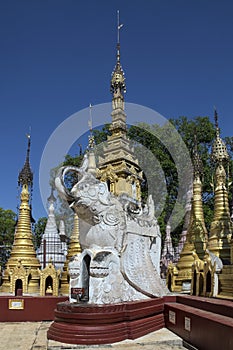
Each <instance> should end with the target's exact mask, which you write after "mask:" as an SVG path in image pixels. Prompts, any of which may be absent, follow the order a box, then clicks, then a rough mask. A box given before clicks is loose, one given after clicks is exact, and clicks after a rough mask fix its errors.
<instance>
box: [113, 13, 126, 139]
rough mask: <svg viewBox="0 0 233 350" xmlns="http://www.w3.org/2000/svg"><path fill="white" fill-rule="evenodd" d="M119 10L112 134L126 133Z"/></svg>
mask: <svg viewBox="0 0 233 350" xmlns="http://www.w3.org/2000/svg"><path fill="white" fill-rule="evenodd" d="M119 16H120V15H119V11H117V55H116V65H115V68H114V70H113V72H112V78H111V86H110V91H111V93H112V109H113V111H112V124H111V127H110V130H111V132H112V134H114V133H116V134H117V133H119V132H120V133H122V134H126V115H125V113H124V108H125V106H124V93H125V92H126V85H125V74H124V71H123V69H122V66H121V62H120V30H121V28H122V26H123V24H120V19H119V18H120V17H119Z"/></svg>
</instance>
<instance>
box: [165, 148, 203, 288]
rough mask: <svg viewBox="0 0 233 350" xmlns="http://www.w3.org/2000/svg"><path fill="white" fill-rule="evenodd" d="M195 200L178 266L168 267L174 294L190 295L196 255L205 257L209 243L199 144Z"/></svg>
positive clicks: (195, 159) (194, 186) (195, 177)
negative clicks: (205, 219) (204, 210)
mask: <svg viewBox="0 0 233 350" xmlns="http://www.w3.org/2000/svg"><path fill="white" fill-rule="evenodd" d="M193 167H194V174H193V199H192V208H191V216H190V221H189V226H188V229H187V235H186V240H185V243H184V246H183V249H182V251H181V253H180V258H179V260H178V262H177V264H176V265H175V264H170V265H169V266H168V273H167V284H168V288H169V289H170V290H171V291H173V292H185V293H190V291H191V281H192V266H193V264H194V261H195V254H197V255H198V256H200V257H204V254H205V249H206V245H207V241H208V233H207V229H206V226H205V221H204V214H203V205H202V181H201V178H202V175H203V170H202V163H201V160H200V157H199V154H198V151H197V143H196V142H195V147H194V151H193Z"/></svg>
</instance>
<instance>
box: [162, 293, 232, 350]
mask: <svg viewBox="0 0 233 350" xmlns="http://www.w3.org/2000/svg"><path fill="white" fill-rule="evenodd" d="M164 315H165V324H166V327H167V328H168V329H169V330H171V331H172V332H174V333H176V334H177V335H179V336H180V337H181V338H182V339H184V340H185V341H186V342H187V343H189V344H191V345H192V346H194V347H196V348H197V349H199V350H210V349H211V350H219V349H224V350H232V349H233V302H232V301H228V300H222V299H213V298H202V297H194V296H181V295H179V296H177V297H176V302H167V303H165V306H164Z"/></svg>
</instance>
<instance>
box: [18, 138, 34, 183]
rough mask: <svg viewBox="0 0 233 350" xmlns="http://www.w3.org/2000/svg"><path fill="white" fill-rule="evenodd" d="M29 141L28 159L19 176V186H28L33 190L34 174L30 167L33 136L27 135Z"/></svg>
mask: <svg viewBox="0 0 233 350" xmlns="http://www.w3.org/2000/svg"><path fill="white" fill-rule="evenodd" d="M27 139H28V146H27V153H26V159H25V163H24V166H23V168H22V170H21V171H20V172H19V176H18V185H19V186H23V185H25V184H26V185H27V186H28V188H32V185H33V173H32V170H31V166H30V148H31V135H30V134H27Z"/></svg>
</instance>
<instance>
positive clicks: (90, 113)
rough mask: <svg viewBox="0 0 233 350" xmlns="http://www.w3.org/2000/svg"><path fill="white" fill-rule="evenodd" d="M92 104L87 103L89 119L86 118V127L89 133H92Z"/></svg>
mask: <svg viewBox="0 0 233 350" xmlns="http://www.w3.org/2000/svg"><path fill="white" fill-rule="evenodd" d="M92 107H93V106H92V104H91V103H90V104H89V120H88V127H89V129H90V133H91V135H92Z"/></svg>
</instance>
